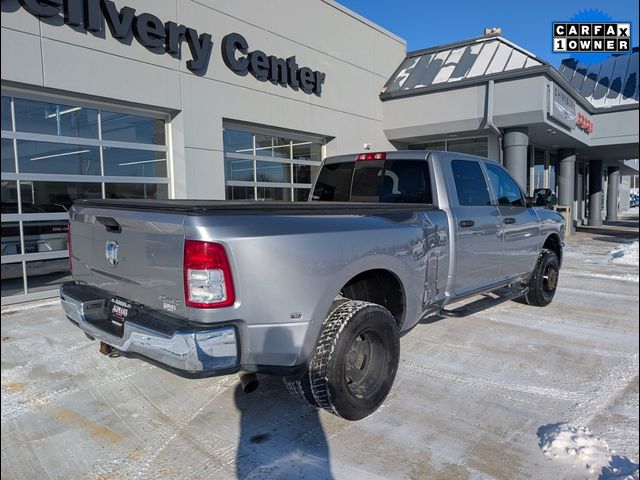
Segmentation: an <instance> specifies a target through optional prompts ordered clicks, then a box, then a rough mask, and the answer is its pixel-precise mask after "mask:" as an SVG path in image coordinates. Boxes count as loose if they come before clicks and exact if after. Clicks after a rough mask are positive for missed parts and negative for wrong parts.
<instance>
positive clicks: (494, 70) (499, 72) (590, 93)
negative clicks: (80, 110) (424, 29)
mask: <svg viewBox="0 0 640 480" xmlns="http://www.w3.org/2000/svg"><path fill="white" fill-rule="evenodd" d="M634 50H635V51H634V53H633V54H631V55H619V56H613V57H611V58H610V59H608V60H607V61H605V62H604V63H602V64H600V65H597V72H596V71H595V70H596V67H595V66H594V67H592V70H593V71H591V72H589V71H583V67H580V65H579V64H577V62H575V61H573V62H574V63H571V60H568V61H565V62H563V67H561V72H558V70H556V69H555V68H554V67H553V66H551V65H550V64H549V63H547V62H545V61H544V60H542V59H540V58H538V57H536V56H535V55H534V54H532V53H531V52H528V51H527V50H524V49H523V48H521V47H519V46H518V45H515V44H514V43H511V42H510V41H508V40H506V39H505V38H503V37H500V36H484V37H476V38H472V39H469V40H464V41H461V42H456V43H451V44H447V45H441V46H437V47H433V48H428V49H424V50H417V51H415V52H409V53H407V56H406V57H405V59H404V60H403V62H402V63H401V64H400V66H399V67H398V68H397V69H396V71H395V72H394V74H393V75H392V76H391V78H390V79H389V80H388V81H387V83H386V84H385V86H384V89H383V92H382V93H381V95H380V98H381V99H382V100H389V99H392V98H396V97H403V96H410V95H420V94H422V93H428V92H430V91H435V90H441V89H447V88H457V87H462V86H464V85H472V84H478V83H482V82H486V81H488V80H490V79H503V78H504V79H508V78H511V77H519V76H526V75H536V74H540V73H542V74H547V75H549V76H551V78H552V79H553V80H555V81H556V82H557V83H559V84H560V85H561V86H563V87H564V88H565V89H566V90H567V91H569V92H571V93H572V95H573V96H574V97H576V100H577V101H578V102H579V103H580V104H581V105H582V106H583V107H585V108H586V109H587V111H589V112H590V113H597V112H601V111H611V110H615V109H627V108H634V107H636V108H637V106H638V52H637V49H634ZM576 65H577V66H576ZM572 66H574V67H575V68H573V69H571V67H572ZM603 99H604V100H603Z"/></svg>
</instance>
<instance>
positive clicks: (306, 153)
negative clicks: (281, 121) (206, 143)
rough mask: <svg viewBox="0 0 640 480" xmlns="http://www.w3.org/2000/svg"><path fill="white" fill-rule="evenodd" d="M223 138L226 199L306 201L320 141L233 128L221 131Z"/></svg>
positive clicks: (318, 154) (319, 159)
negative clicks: (274, 184) (272, 185)
mask: <svg viewBox="0 0 640 480" xmlns="http://www.w3.org/2000/svg"><path fill="white" fill-rule="evenodd" d="M248 128H249V127H248ZM261 130H266V129H261ZM223 138H224V152H225V157H224V162H225V164H224V166H225V180H226V182H227V189H226V198H227V199H228V200H245V199H252V200H256V199H261V200H286V201H291V200H293V201H307V199H308V195H309V191H310V187H311V183H312V182H313V180H314V178H315V175H316V174H317V172H318V170H319V168H320V163H321V161H322V152H323V148H322V146H323V142H322V141H317V140H316V141H313V140H304V139H300V138H289V137H288V136H287V135H286V134H278V133H274V134H273V135H268V134H267V133H257V132H251V130H250V129H248V130H239V129H237V128H225V129H224V133H223ZM267 158H269V159H272V160H267ZM269 183H272V184H273V183H278V184H286V185H278V186H277V187H270V186H269V185H268V184H269Z"/></svg>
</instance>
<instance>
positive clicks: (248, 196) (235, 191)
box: [227, 187, 255, 200]
mask: <svg viewBox="0 0 640 480" xmlns="http://www.w3.org/2000/svg"><path fill="white" fill-rule="evenodd" d="M254 198H255V193H254V191H253V187H227V200H253V199H254Z"/></svg>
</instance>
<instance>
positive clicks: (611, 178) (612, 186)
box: [607, 167, 620, 222]
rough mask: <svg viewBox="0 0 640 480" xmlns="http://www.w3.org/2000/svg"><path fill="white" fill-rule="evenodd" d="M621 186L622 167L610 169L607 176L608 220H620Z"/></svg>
mask: <svg viewBox="0 0 640 480" xmlns="http://www.w3.org/2000/svg"><path fill="white" fill-rule="evenodd" d="M619 185H620V167H609V170H608V175H607V220H608V221H609V222H615V221H617V220H618V191H619V190H618V186H619Z"/></svg>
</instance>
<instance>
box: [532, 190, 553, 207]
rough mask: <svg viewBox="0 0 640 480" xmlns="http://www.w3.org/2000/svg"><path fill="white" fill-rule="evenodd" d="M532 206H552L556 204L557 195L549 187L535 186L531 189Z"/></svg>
mask: <svg viewBox="0 0 640 480" xmlns="http://www.w3.org/2000/svg"><path fill="white" fill-rule="evenodd" d="M530 198H531V199H532V206H535V207H554V206H556V205H557V204H558V197H557V196H556V194H555V193H554V192H553V190H551V189H549V188H537V189H535V190H534V191H533V197H530Z"/></svg>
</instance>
